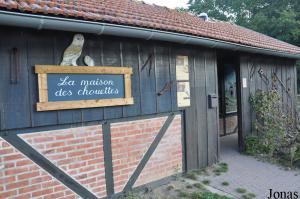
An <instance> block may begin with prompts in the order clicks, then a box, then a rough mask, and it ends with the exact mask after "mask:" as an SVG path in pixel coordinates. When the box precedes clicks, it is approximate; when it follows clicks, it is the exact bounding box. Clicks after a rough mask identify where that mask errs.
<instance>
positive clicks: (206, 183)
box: [202, 180, 210, 185]
mask: <svg viewBox="0 0 300 199" xmlns="http://www.w3.org/2000/svg"><path fill="white" fill-rule="evenodd" d="M202 183H203V184H205V185H209V184H210V181H209V180H202Z"/></svg>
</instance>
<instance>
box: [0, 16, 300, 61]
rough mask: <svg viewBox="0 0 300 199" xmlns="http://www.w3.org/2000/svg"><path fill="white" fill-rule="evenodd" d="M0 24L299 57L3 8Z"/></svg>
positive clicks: (215, 41)
mask: <svg viewBox="0 0 300 199" xmlns="http://www.w3.org/2000/svg"><path fill="white" fill-rule="evenodd" d="M0 25H6V26H18V27H26V28H34V29H38V30H41V29H49V30H62V31H71V32H82V33H92V34H97V35H113V36H122V37H131V38H139V39H145V40H160V41H168V42H174V43H179V44H190V45H201V46H205V47H209V48H219V49H227V50H232V51H242V52H249V53H257V54H264V55H271V56H278V57H286V58H291V59H300V54H292V53H289V52H285V51H276V50H272V49H266V48H259V47H253V46H247V45H242V44H237V43H232V42H226V41H222V40H216V39H210V38H205V37H198V36H192V35H188V34H181V33H175V32H169V31H161V30H154V29H147V28H140V27H134V26H126V25H118V24H110V23H103V22H95V21H85V20H78V19H68V18H62V17H53V16H45V15H35V14H27V13H18V12H10V11H3V10H0Z"/></svg>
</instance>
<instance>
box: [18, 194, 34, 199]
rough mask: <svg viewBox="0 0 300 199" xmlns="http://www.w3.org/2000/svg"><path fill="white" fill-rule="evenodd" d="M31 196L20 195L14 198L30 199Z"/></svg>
mask: <svg viewBox="0 0 300 199" xmlns="http://www.w3.org/2000/svg"><path fill="white" fill-rule="evenodd" d="M30 197H31V196H30V194H22V195H19V194H18V196H14V199H29V198H30Z"/></svg>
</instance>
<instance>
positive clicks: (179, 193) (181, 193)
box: [178, 190, 189, 198]
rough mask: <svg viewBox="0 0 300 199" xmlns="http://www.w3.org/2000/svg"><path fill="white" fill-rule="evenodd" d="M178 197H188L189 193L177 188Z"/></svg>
mask: <svg viewBox="0 0 300 199" xmlns="http://www.w3.org/2000/svg"><path fill="white" fill-rule="evenodd" d="M178 197H180V198H187V197H189V193H187V192H184V191H181V190H179V191H178Z"/></svg>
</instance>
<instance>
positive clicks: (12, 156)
mask: <svg viewBox="0 0 300 199" xmlns="http://www.w3.org/2000/svg"><path fill="white" fill-rule="evenodd" d="M22 158H23V155H21V154H14V155H9V156H4V157H3V160H4V161H11V160H18V159H22Z"/></svg>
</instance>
